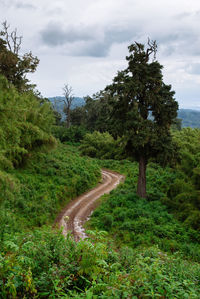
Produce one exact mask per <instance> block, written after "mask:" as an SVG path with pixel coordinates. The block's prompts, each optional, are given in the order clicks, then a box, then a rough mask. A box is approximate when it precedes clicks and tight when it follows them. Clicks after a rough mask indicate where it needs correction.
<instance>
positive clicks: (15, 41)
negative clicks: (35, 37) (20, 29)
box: [1, 21, 22, 55]
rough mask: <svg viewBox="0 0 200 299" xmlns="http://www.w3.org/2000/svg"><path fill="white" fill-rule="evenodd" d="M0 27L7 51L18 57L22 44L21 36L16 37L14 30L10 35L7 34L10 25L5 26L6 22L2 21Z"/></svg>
mask: <svg viewBox="0 0 200 299" xmlns="http://www.w3.org/2000/svg"><path fill="white" fill-rule="evenodd" d="M2 26H3V31H2V32H1V35H3V36H4V37H5V41H6V43H7V46H8V49H9V51H10V52H12V53H14V54H16V55H18V54H19V50H20V47H21V43H22V36H17V29H16V28H15V30H13V31H12V32H11V33H9V28H10V25H8V24H7V21H4V22H3V23H2Z"/></svg>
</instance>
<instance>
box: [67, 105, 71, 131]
mask: <svg viewBox="0 0 200 299" xmlns="http://www.w3.org/2000/svg"><path fill="white" fill-rule="evenodd" d="M70 116H71V115H70V108H67V128H68V129H69V127H70V123H71V119H70Z"/></svg>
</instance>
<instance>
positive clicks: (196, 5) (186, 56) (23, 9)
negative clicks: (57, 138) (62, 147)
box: [0, 0, 200, 109]
mask: <svg viewBox="0 0 200 299" xmlns="http://www.w3.org/2000/svg"><path fill="white" fill-rule="evenodd" d="M0 19H1V23H2V22H3V21H4V20H7V21H8V23H9V24H10V25H11V29H14V28H17V29H18V33H19V35H23V43H22V49H21V51H22V53H25V52H28V51H30V50H31V51H32V53H33V54H34V55H36V56H38V58H39V59H40V64H39V66H38V69H37V71H36V73H35V74H33V75H31V76H30V79H31V81H33V82H35V83H36V84H37V86H38V89H39V90H40V91H41V93H42V95H43V96H56V95H62V88H63V86H64V84H65V83H68V84H69V85H71V86H72V88H73V91H74V95H76V96H86V95H92V94H93V93H96V92H98V91H99V90H101V89H103V88H104V87H105V86H106V85H108V84H110V83H111V82H112V78H113V77H114V75H115V74H116V72H117V71H118V70H122V69H124V68H125V67H126V60H125V56H126V55H127V54H128V51H127V46H128V45H130V44H131V43H133V42H134V41H138V42H141V43H145V42H146V41H147V38H148V37H150V38H151V39H153V40H156V41H157V43H158V54H157V59H158V60H159V62H160V63H161V64H162V65H163V66H164V69H163V74H164V81H165V83H167V84H171V85H172V87H173V89H174V90H175V91H176V99H177V100H178V102H179V106H180V108H199V109H200V1H199V0H176V1H175V0H151V1H148V0H54V1H53V0H0Z"/></svg>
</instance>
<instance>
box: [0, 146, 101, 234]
mask: <svg viewBox="0 0 200 299" xmlns="http://www.w3.org/2000/svg"><path fill="white" fill-rule="evenodd" d="M99 175H100V172H99V167H98V165H97V164H96V163H95V162H92V161H90V160H89V159H87V158H81V157H79V155H78V154H77V153H76V151H74V150H73V149H72V148H71V147H69V146H68V147H67V146H65V145H58V147H57V148H56V149H54V150H53V151H51V152H50V153H35V154H33V153H32V157H31V159H29V161H28V163H27V164H26V165H25V166H24V167H23V168H21V169H17V170H10V171H9V173H5V172H0V203H1V212H0V214H1V215H0V216H1V217H0V224H1V226H0V235H1V237H2V238H3V236H4V234H5V232H7V233H9V232H10V233H11V232H12V231H20V230H22V229H24V228H31V227H35V226H42V225H44V224H46V223H52V221H54V219H55V216H56V214H57V213H58V211H59V210H60V208H61V207H63V205H66V203H67V202H68V201H69V200H70V199H72V198H74V197H76V196H77V195H79V194H81V193H83V192H85V191H86V190H87V189H88V188H90V187H92V186H93V185H94V184H95V183H97V181H98V179H99Z"/></svg>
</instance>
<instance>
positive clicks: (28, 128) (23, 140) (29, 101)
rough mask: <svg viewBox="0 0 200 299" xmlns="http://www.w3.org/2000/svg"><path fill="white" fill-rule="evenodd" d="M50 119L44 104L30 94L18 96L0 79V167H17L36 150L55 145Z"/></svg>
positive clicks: (2, 78)
mask: <svg viewBox="0 0 200 299" xmlns="http://www.w3.org/2000/svg"><path fill="white" fill-rule="evenodd" d="M53 121H54V118H53V113H52V110H51V108H50V106H49V104H48V103H44V104H40V103H39V101H38V100H37V98H35V96H34V95H33V94H32V93H23V94H19V93H18V92H17V91H16V89H15V88H14V87H11V86H10V87H9V85H8V81H7V80H6V79H5V78H4V77H2V76H0V156H1V158H2V159H1V162H0V165H1V167H2V168H10V167H12V164H13V165H14V166H17V165H19V164H21V163H22V162H23V160H24V159H25V158H27V157H28V156H29V155H30V154H31V152H32V151H33V150H34V149H35V148H38V147H41V146H45V147H52V146H54V145H55V144H56V140H55V138H54V137H53V136H52V135H51V126H52V124H53Z"/></svg>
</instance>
